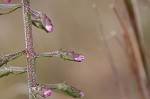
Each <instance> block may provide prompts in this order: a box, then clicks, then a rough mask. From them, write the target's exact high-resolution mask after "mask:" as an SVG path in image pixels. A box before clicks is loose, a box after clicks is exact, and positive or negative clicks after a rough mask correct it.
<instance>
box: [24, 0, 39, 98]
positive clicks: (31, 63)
mask: <svg viewBox="0 0 150 99" xmlns="http://www.w3.org/2000/svg"><path fill="white" fill-rule="evenodd" d="M29 7H30V0H23V19H24V30H25V43H26V51H27V52H26V53H27V63H28V67H27V73H28V87H29V99H32V95H31V87H33V86H35V85H36V75H35V60H34V54H35V53H34V48H33V37H32V23H31V16H30V13H29V9H30V8H29Z"/></svg>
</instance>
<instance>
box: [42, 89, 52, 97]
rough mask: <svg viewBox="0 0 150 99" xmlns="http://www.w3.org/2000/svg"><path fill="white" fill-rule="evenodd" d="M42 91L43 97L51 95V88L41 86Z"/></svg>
mask: <svg viewBox="0 0 150 99" xmlns="http://www.w3.org/2000/svg"><path fill="white" fill-rule="evenodd" d="M42 92H43V96H44V97H45V98H47V97H49V96H51V93H52V92H51V90H50V89H47V88H43V89H42Z"/></svg>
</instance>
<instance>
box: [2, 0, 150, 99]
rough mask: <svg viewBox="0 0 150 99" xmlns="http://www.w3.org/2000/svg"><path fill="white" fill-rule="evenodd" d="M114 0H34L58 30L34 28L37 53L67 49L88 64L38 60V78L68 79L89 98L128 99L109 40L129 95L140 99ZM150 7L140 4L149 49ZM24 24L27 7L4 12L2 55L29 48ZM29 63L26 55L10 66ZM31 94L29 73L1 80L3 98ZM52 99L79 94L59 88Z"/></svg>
mask: <svg viewBox="0 0 150 99" xmlns="http://www.w3.org/2000/svg"><path fill="white" fill-rule="evenodd" d="M120 1H121V2H122V0H120ZM19 2H21V0H14V1H13V2H12V3H19ZM113 2H114V1H113V0H31V8H32V9H34V10H38V11H41V12H44V13H46V14H47V16H49V17H50V19H51V21H52V23H53V25H54V31H53V32H52V33H45V32H44V31H43V30H40V29H37V28H35V27H33V38H34V48H35V51H36V52H37V53H38V52H49V51H56V50H59V49H61V48H62V49H64V50H71V51H75V52H78V53H81V54H83V55H84V56H85V60H84V61H82V62H72V61H71V62H70V61H64V60H62V59H59V58H55V57H53V58H42V59H41V58H40V59H37V61H36V62H37V64H36V66H37V81H38V82H41V83H60V82H64V81H66V82H67V83H68V84H69V85H72V86H76V87H77V88H79V89H81V90H82V91H83V92H84V94H85V96H84V97H83V99H122V98H121V95H120V93H119V90H118V87H117V83H116V79H115V75H114V73H113V71H112V67H111V64H110V61H109V54H108V49H107V47H106V45H105V40H107V42H108V47H109V49H110V51H111V55H112V57H113V62H114V63H115V66H116V68H117V71H118V73H119V76H120V78H121V82H122V85H123V87H124V89H126V91H127V94H126V97H128V95H129V96H130V98H131V99H139V98H138V95H137V94H138V93H137V91H136V88H135V79H134V78H133V76H132V75H131V70H130V68H129V63H128V60H127V57H126V54H125V52H124V50H123V47H124V42H123V40H122V30H121V28H120V25H119V22H118V19H117V17H116V15H115V13H114V12H113V10H112V9H111V8H110V6H111V5H112V4H113ZM1 3H2V2H1ZM2 11H5V10H2ZM149 11H150V8H149V7H147V6H145V5H143V4H141V3H140V2H139V12H140V15H141V24H142V29H143V31H144V32H143V33H144V34H142V36H143V38H144V42H145V45H146V50H147V51H148V50H149V48H150V46H149V42H150V39H149V37H150V34H149V33H148V31H149V24H150V19H149V17H150V14H149ZM97 12H98V13H99V15H97ZM98 22H100V24H101V27H99V25H98ZM23 28H24V27H23V21H22V9H19V10H17V11H15V12H13V13H11V14H9V15H4V16H0V55H5V54H8V53H13V52H16V51H20V50H22V49H24V48H25V42H24V30H23ZM102 32H103V33H104V35H103V34H102ZM118 40H119V41H118ZM26 64H27V63H26V57H25V56H23V57H21V58H18V59H16V60H14V61H11V62H9V63H8V64H7V65H8V66H22V67H25V66H26ZM27 98H28V89H27V75H26V73H25V74H22V75H10V76H7V77H4V78H1V79H0V99H27ZM38 99H40V98H38ZM47 99H73V98H72V97H70V96H67V95H65V94H62V93H59V92H54V91H53V93H52V96H51V97H49V98H47ZM126 99H127V98H126ZM128 99H129V98H128Z"/></svg>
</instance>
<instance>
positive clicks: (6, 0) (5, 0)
mask: <svg viewBox="0 0 150 99" xmlns="http://www.w3.org/2000/svg"><path fill="white" fill-rule="evenodd" d="M11 1H12V0H4V2H7V3H10V2H11Z"/></svg>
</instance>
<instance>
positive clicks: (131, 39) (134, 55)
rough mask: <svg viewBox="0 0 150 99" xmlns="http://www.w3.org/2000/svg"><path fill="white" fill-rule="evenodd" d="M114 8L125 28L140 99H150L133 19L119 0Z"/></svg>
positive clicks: (128, 50) (126, 43)
mask: <svg viewBox="0 0 150 99" xmlns="http://www.w3.org/2000/svg"><path fill="white" fill-rule="evenodd" d="M113 10H114V12H115V13H116V15H117V18H118V20H119V22H120V25H121V28H122V30H123V36H124V40H125V45H126V53H127V56H128V59H129V61H130V66H131V69H132V72H133V75H134V77H135V78H136V84H137V87H138V91H139V93H140V99H149V95H148V89H147V86H146V84H147V77H146V74H145V71H144V65H143V61H142V59H141V53H140V49H139V44H138V42H137V38H136V36H135V32H134V28H133V26H132V24H131V23H130V22H131V21H130V20H131V19H130V18H129V16H128V13H127V11H126V10H123V9H121V7H120V6H119V5H118V1H117V0H116V2H115V5H114V6H113Z"/></svg>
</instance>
